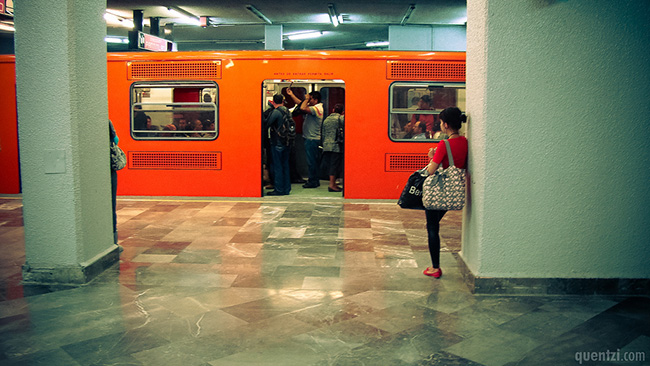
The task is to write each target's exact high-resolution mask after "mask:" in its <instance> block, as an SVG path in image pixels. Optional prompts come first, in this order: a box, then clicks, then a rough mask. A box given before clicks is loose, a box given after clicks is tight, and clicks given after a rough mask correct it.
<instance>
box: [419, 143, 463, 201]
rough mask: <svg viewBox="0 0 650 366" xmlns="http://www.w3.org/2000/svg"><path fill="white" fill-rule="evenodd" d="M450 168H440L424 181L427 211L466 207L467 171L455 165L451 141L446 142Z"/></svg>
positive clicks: (423, 195)
mask: <svg viewBox="0 0 650 366" xmlns="http://www.w3.org/2000/svg"><path fill="white" fill-rule="evenodd" d="M444 141H445V145H446V147H447V156H448V157H449V167H448V168H447V169H443V168H442V166H439V167H438V170H436V171H435V172H434V173H433V174H431V175H430V176H428V177H427V179H426V180H425V181H424V186H423V193H422V202H423V203H424V208H425V209H427V210H445V211H446V210H462V209H463V207H464V206H465V169H460V168H458V167H457V166H455V165H454V157H453V156H452V155H451V148H450V147H449V140H444Z"/></svg>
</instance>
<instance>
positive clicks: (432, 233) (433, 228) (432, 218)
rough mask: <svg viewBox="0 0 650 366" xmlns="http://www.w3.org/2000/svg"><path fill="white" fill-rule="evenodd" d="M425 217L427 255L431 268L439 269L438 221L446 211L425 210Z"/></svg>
mask: <svg viewBox="0 0 650 366" xmlns="http://www.w3.org/2000/svg"><path fill="white" fill-rule="evenodd" d="M424 212H425V213H426V216H427V234H428V237H429V253H430V254H431V264H432V265H433V268H440V220H441V219H442V217H443V216H445V214H446V213H447V211H434V210H425V211H424Z"/></svg>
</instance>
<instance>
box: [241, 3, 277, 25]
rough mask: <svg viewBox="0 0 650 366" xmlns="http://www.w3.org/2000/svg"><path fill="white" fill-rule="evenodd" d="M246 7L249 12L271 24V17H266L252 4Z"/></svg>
mask: <svg viewBox="0 0 650 366" xmlns="http://www.w3.org/2000/svg"><path fill="white" fill-rule="evenodd" d="M246 9H248V11H250V12H251V13H253V14H255V16H256V17H258V18H260V19H262V20H263V21H265V22H266V23H269V24H273V22H272V21H271V19H269V18H267V17H266V15H264V14H262V12H261V11H259V10H257V8H256V7H254V6H253V5H250V4H248V5H246Z"/></svg>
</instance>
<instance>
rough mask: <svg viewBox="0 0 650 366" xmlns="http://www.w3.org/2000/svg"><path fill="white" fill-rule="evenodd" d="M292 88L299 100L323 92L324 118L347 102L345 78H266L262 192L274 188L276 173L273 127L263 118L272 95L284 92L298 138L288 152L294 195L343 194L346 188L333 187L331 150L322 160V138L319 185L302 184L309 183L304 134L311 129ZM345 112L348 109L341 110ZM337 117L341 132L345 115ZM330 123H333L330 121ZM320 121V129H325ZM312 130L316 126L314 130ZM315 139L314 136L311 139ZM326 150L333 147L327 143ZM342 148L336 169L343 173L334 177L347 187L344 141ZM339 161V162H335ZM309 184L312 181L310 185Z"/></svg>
mask: <svg viewBox="0 0 650 366" xmlns="http://www.w3.org/2000/svg"><path fill="white" fill-rule="evenodd" d="M289 88H290V89H291V92H292V93H293V95H294V96H295V97H296V98H297V99H298V100H304V99H305V98H309V93H311V92H313V91H317V92H319V93H320V95H321V103H322V110H323V119H322V121H325V119H326V118H327V117H328V116H330V115H331V114H332V113H333V110H334V107H335V106H336V105H341V106H343V107H344V106H345V83H344V82H343V81H342V80H314V79H307V80H297V79H294V80H285V79H283V80H278V79H275V80H265V81H264V82H263V84H262V94H263V98H262V109H261V110H262V118H261V121H262V147H263V148H262V164H261V169H262V182H261V187H262V196H266V195H267V194H268V193H269V192H274V173H273V158H272V149H271V144H270V133H271V131H270V130H269V129H268V128H266V127H265V125H264V120H265V117H266V116H268V115H269V114H270V112H271V111H272V107H271V106H270V102H271V100H272V99H273V96H274V95H276V94H282V95H283V96H284V105H285V106H286V107H287V108H288V109H289V111H290V112H291V115H292V117H293V119H294V121H295V123H296V138H295V141H294V144H293V146H292V147H291V149H290V153H289V169H290V178H291V193H290V194H291V195H300V196H313V197H342V196H343V192H335V191H334V190H332V189H329V188H330V176H329V173H330V170H329V165H328V164H327V163H328V162H330V161H331V155H332V154H326V155H329V156H326V159H325V161H323V155H324V154H323V149H322V146H323V144H322V140H321V143H320V146H321V148H320V149H319V153H318V157H317V161H318V163H317V164H318V165H317V166H318V167H317V170H318V175H319V177H318V181H319V186H318V187H316V188H306V187H303V186H304V185H305V184H307V183H308V182H307V180H308V178H309V164H308V159H307V153H306V145H305V134H308V133H310V131H308V130H304V129H303V127H304V126H303V125H304V122H305V117H306V116H305V113H303V112H301V110H300V105H299V104H298V105H297V104H296V103H295V101H294V99H293V98H292V97H291V96H290V95H289V93H288V92H287V89H289ZM341 114H342V115H343V116H344V114H345V112H344V111H343V112H342V113H341ZM335 116H336V115H333V116H332V118H331V119H330V120H332V119H333V118H334V117H335ZM337 121H338V122H340V123H341V132H343V131H344V127H343V126H344V118H343V117H342V118H337ZM328 124H331V123H330V122H328ZM322 126H323V125H322V123H321V127H320V128H321V131H322ZM311 132H313V130H312V131H311ZM323 135H331V133H330V132H327V131H325V133H324V134H323ZM312 141H313V140H312ZM327 145H328V144H326V150H328V149H330V148H329V147H327ZM340 150H342V151H341V152H340V155H338V157H337V158H340V169H334V171H339V172H340V173H338V174H336V175H335V178H334V179H335V181H336V184H337V185H338V187H341V188H343V187H344V177H345V174H344V171H345V169H344V164H343V161H344V160H345V159H344V151H345V150H344V144H343V146H341V149H340ZM335 163H336V162H335ZM307 187H309V185H307Z"/></svg>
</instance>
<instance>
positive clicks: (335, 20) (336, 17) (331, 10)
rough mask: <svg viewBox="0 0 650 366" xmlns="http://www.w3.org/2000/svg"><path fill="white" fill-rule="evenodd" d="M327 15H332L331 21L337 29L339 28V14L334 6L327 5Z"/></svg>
mask: <svg viewBox="0 0 650 366" xmlns="http://www.w3.org/2000/svg"><path fill="white" fill-rule="evenodd" d="M327 13H328V14H329V15H330V21H331V22H332V24H333V25H334V26H335V27H338V26H339V13H337V12H336V7H335V6H334V4H332V3H329V4H327Z"/></svg>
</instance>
